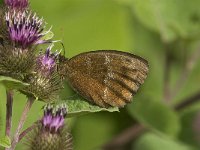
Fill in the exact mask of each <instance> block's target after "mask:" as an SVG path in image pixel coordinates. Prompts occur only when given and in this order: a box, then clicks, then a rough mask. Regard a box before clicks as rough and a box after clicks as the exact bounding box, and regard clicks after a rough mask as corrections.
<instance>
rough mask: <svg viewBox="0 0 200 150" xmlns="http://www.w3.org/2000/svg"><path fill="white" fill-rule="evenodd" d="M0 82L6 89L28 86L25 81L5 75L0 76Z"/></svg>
mask: <svg viewBox="0 0 200 150" xmlns="http://www.w3.org/2000/svg"><path fill="white" fill-rule="evenodd" d="M0 84H3V85H4V86H5V88H6V89H20V88H23V87H25V86H28V84H27V83H23V82H21V81H19V80H16V79H13V78H10V77H6V76H0Z"/></svg>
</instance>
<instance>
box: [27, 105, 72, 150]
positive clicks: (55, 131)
mask: <svg viewBox="0 0 200 150" xmlns="http://www.w3.org/2000/svg"><path fill="white" fill-rule="evenodd" d="M66 114H67V109H66V106H65V105H58V106H56V107H55V106H53V105H51V104H47V105H46V106H45V107H44V116H43V118H42V120H41V122H39V123H38V125H37V127H36V128H35V130H34V131H33V132H31V133H30V134H29V135H28V137H27V140H28V141H27V145H28V150H72V149H73V146H72V136H71V134H69V133H68V131H67V128H66V124H65V123H64V118H65V116H66Z"/></svg>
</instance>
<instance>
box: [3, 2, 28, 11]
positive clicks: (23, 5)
mask: <svg viewBox="0 0 200 150" xmlns="http://www.w3.org/2000/svg"><path fill="white" fill-rule="evenodd" d="M5 4H6V5H7V6H8V7H10V8H13V9H25V8H27V7H28V5H29V3H28V0H5Z"/></svg>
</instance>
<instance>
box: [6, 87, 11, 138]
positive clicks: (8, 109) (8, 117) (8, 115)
mask: <svg viewBox="0 0 200 150" xmlns="http://www.w3.org/2000/svg"><path fill="white" fill-rule="evenodd" d="M6 95H7V102H6V133H5V134H6V136H8V137H10V132H11V126H12V106H13V91H11V90H10V91H9V90H7V91H6Z"/></svg>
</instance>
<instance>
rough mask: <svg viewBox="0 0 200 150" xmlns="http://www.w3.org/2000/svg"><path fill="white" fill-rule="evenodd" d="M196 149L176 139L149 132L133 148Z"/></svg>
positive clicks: (157, 149) (159, 149)
mask: <svg viewBox="0 0 200 150" xmlns="http://www.w3.org/2000/svg"><path fill="white" fill-rule="evenodd" d="M161 149H162V150H195V149H194V148H190V147H188V146H186V145H184V144H183V143H179V142H177V141H175V140H172V139H169V138H166V137H163V136H158V135H156V134H152V133H147V134H145V135H143V136H142V137H141V138H139V140H138V141H137V144H136V145H135V146H134V148H133V150H161Z"/></svg>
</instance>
